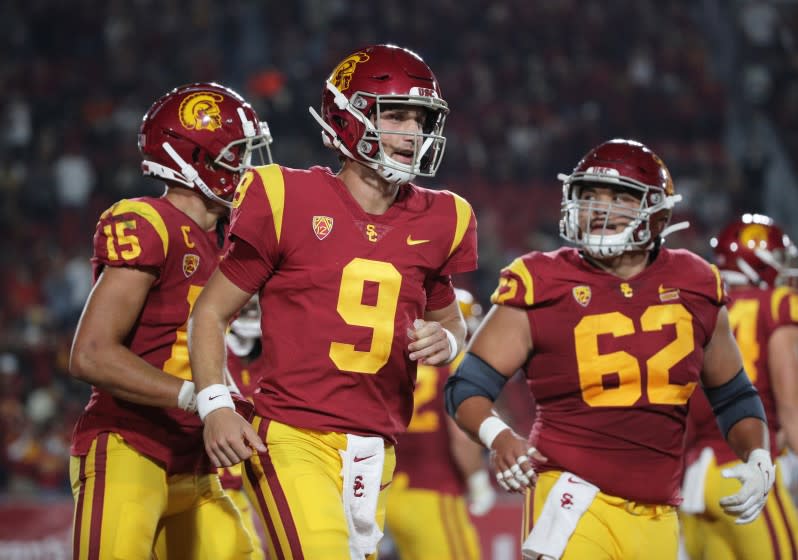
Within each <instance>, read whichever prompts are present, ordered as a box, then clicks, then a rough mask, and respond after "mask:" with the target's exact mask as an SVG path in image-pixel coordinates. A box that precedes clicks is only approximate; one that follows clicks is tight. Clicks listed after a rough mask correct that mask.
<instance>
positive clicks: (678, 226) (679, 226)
mask: <svg viewBox="0 0 798 560" xmlns="http://www.w3.org/2000/svg"><path fill="white" fill-rule="evenodd" d="M689 227H690V222H688V221H687V220H685V221H683V222H677V223H675V224H671V225H669V226H668V227H666V228H665V229H663V230H662V233H660V234H659V236H660V237H661V238H662V239H665V238H666V237H668V236H669V235H670V234H672V233H676V232H677V231H682V230H684V229H687V228H689Z"/></svg>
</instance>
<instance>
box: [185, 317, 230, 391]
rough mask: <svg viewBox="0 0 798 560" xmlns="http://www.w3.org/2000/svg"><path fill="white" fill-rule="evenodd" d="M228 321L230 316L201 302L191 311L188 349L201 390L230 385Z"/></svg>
mask: <svg viewBox="0 0 798 560" xmlns="http://www.w3.org/2000/svg"><path fill="white" fill-rule="evenodd" d="M227 322H228V321H227V318H224V317H221V316H220V315H219V314H218V313H216V312H215V311H214V310H213V309H208V308H207V307H204V306H201V305H199V304H198V305H197V307H195V309H194V311H193V312H192V314H191V319H190V320H189V328H188V348H189V357H190V360H191V374H192V376H193V379H194V385H195V387H196V391H197V393H199V392H200V391H201V390H202V389H204V388H206V387H209V386H211V385H216V384H221V385H227V378H226V375H225V344H224V333H225V329H226V328H227Z"/></svg>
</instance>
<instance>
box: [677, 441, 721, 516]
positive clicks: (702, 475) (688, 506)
mask: <svg viewBox="0 0 798 560" xmlns="http://www.w3.org/2000/svg"><path fill="white" fill-rule="evenodd" d="M714 458H715V453H714V452H713V451H712V448H711V447H705V448H704V449H703V450H702V451H701V455H699V456H698V459H696V460H695V462H693V464H692V465H690V466H689V467H687V468H686V469H685V471H684V480H683V481H682V498H683V500H682V505H680V506H679V509H680V510H681V511H683V512H684V513H704V511H705V510H706V509H707V504H706V500H705V499H704V487H705V484H706V480H707V469H708V468H709V463H711V462H712V460H713V459H714Z"/></svg>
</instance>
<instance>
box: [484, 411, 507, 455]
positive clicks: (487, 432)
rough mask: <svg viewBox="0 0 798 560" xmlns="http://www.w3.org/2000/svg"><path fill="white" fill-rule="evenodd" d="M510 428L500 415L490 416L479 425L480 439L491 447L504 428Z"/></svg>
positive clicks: (486, 445)
mask: <svg viewBox="0 0 798 560" xmlns="http://www.w3.org/2000/svg"><path fill="white" fill-rule="evenodd" d="M509 429H510V426H508V425H507V424H505V423H504V422H502V420H501V418H499V417H498V416H488V417H487V418H485V419H484V420H483V421H482V424H480V425H479V440H480V441H481V442H482V444H483V445H484V446H485V447H487V448H488V449H491V445H493V440H494V439H496V436H498V435H499V434H500V433H501V432H503V431H504V430H509Z"/></svg>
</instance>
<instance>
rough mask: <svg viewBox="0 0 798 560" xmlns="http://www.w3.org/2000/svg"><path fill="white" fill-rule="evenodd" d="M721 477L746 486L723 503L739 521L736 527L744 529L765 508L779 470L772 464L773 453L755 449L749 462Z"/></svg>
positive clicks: (723, 500) (724, 499) (725, 498)
mask: <svg viewBox="0 0 798 560" xmlns="http://www.w3.org/2000/svg"><path fill="white" fill-rule="evenodd" d="M721 474H722V475H723V478H736V479H738V480H739V481H740V482H742V484H743V486H742V488H740V491H739V492H737V493H736V494H733V495H731V496H726V497H724V498H721V499H720V505H721V507H723V509H724V511H726V513H728V514H730V515H733V516H735V517H737V519H736V520H735V523H736V524H737V525H744V524H746V523H750V522H751V521H753V520H754V519H756V518H757V516H758V515H759V512H760V511H762V508H764V507H765V502H767V499H768V493H769V492H770V489H771V488H772V487H773V483H774V482H775V481H776V469H775V468H774V467H773V462H772V461H771V460H770V452H769V451H766V450H764V449H754V450H753V451H751V453H750V455H748V461H746V462H745V463H740V464H739V465H736V466H734V467H731V468H729V469H724V470H723V472H722V473H721Z"/></svg>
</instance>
